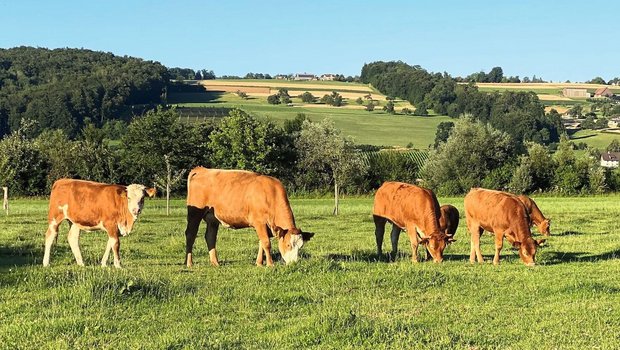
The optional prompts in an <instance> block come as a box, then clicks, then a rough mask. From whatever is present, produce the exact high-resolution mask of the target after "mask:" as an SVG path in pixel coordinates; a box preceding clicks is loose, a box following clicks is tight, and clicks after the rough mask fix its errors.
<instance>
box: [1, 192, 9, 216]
mask: <svg viewBox="0 0 620 350" xmlns="http://www.w3.org/2000/svg"><path fill="white" fill-rule="evenodd" d="M2 190H3V191H4V202H3V204H2V208H4V212H5V213H6V215H9V188H8V187H2Z"/></svg>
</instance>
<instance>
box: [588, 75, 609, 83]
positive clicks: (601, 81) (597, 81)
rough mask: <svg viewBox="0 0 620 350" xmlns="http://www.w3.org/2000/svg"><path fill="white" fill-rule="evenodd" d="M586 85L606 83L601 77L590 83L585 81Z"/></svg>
mask: <svg viewBox="0 0 620 350" xmlns="http://www.w3.org/2000/svg"><path fill="white" fill-rule="evenodd" d="M586 84H599V85H607V82H606V81H605V79H603V78H601V77H596V78H594V79H592V80H590V81H586Z"/></svg>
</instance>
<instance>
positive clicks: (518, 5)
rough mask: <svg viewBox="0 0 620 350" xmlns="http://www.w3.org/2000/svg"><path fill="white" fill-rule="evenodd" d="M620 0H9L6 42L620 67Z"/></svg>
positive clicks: (164, 57)
mask: <svg viewBox="0 0 620 350" xmlns="http://www.w3.org/2000/svg"><path fill="white" fill-rule="evenodd" d="M619 14H620V1H609V0H606V1H602V0H588V1H585V0H579V1H573V0H565V1H549V0H538V1H533V0H492V1H491V0H469V1H468V0H461V1H458V0H443V1H439V0H429V1H426V0H420V1H418V0H410V1H406V0H402V1H397V0H384V1H376V0H375V1H362V0H358V1H349V0H342V1H338V0H312V1H301V0H297V1H292V0H286V1H280V0H260V1H259V0H255V1H250V0H232V1H231V0H218V1H215V0H207V1H198V0H180V1H155V0H148V1H147V0H135V1H132V0H124V1H117V0H107V1H102V0H86V1H62V0H58V1H44V0H41V1H31V0H19V1H17V0H0V48H11V47H16V46H35V47H46V48H62V47H71V48H86V49H91V50H97V51H106V52H112V53H114V54H116V55H128V56H134V57H140V58H143V59H145V60H153V61H158V62H161V63H162V64H164V65H165V66H167V67H183V68H192V69H207V70H213V71H214V72H215V74H216V75H217V76H221V75H239V76H243V75H245V74H246V73H248V72H255V73H269V74H271V75H275V74H289V73H293V74H295V73H313V74H317V75H320V74H324V73H334V74H344V75H359V74H360V71H361V68H362V66H363V65H364V63H370V62H374V61H379V60H381V61H396V60H401V61H403V62H406V63H408V64H411V65H420V66H422V67H423V68H424V69H426V70H428V71H431V72H447V73H449V74H450V75H452V76H466V75H469V74H471V73H474V72H479V71H485V72H489V71H490V70H491V68H493V67H496V66H499V67H502V69H503V71H504V75H505V76H514V75H517V76H520V77H524V76H528V77H532V76H533V75H536V76H537V77H542V78H543V79H545V80H547V81H554V82H558V81H560V82H564V81H566V80H570V81H572V82H576V81H586V80H590V79H592V78H594V77H597V76H600V77H602V78H603V79H605V80H610V79H612V78H614V77H620V65H619V64H618V57H620V45H619V44H618V41H619V40H620V25H619V24H618V19H619Z"/></svg>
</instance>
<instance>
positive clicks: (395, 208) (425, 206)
mask: <svg viewBox="0 0 620 350" xmlns="http://www.w3.org/2000/svg"><path fill="white" fill-rule="evenodd" d="M373 215H376V216H381V217H384V218H386V219H389V220H390V221H392V222H393V223H394V224H396V225H398V226H400V227H401V228H406V226H408V225H409V224H411V223H413V224H415V225H416V226H418V227H419V228H420V229H421V230H424V231H425V232H424V234H426V235H431V234H434V233H438V232H439V221H438V220H439V215H440V214H439V202H438V201H437V198H436V197H435V194H434V193H433V192H432V191H430V190H427V189H425V188H421V187H418V186H415V185H411V184H407V183H403V182H385V183H383V185H381V187H380V188H379V189H378V190H377V193H376V194H375V201H374V205H373ZM426 231H428V232H426Z"/></svg>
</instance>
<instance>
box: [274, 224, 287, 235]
mask: <svg viewBox="0 0 620 350" xmlns="http://www.w3.org/2000/svg"><path fill="white" fill-rule="evenodd" d="M286 231H287V230H285V229H283V228H282V227H280V226H276V228H275V229H274V233H275V234H276V236H278V238H284V236H285V235H286Z"/></svg>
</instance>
